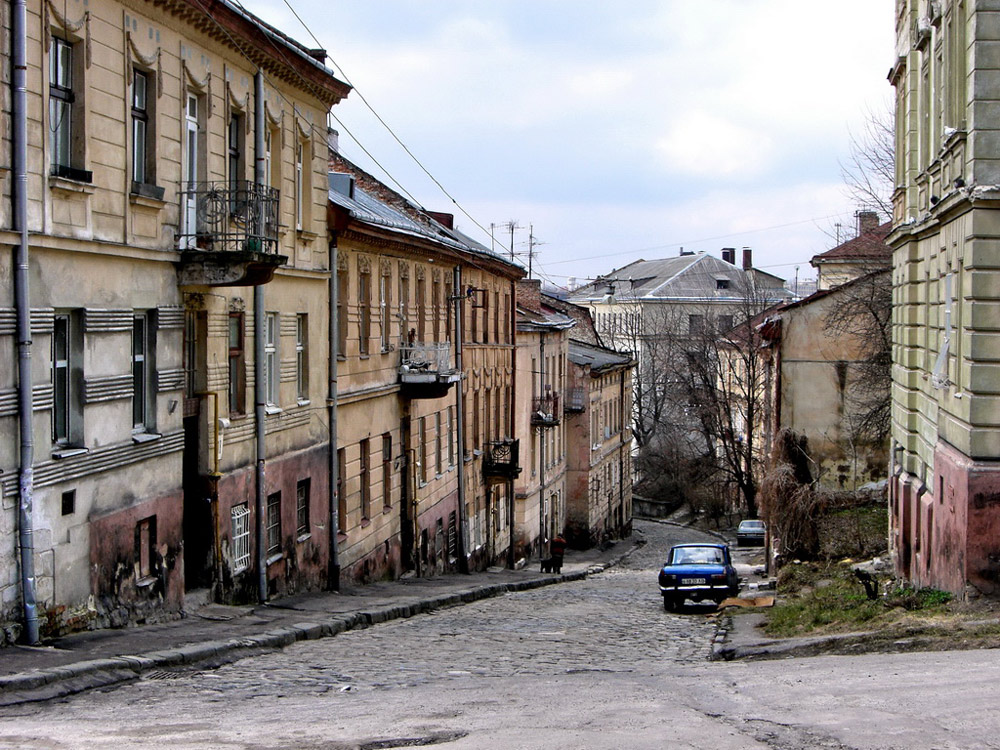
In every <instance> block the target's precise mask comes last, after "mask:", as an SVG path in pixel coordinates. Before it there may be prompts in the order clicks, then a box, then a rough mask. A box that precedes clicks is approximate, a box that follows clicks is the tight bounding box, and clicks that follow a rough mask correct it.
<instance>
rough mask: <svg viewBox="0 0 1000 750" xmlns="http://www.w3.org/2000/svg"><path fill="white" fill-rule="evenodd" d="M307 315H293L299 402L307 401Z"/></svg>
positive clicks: (296, 381) (296, 382)
mask: <svg viewBox="0 0 1000 750" xmlns="http://www.w3.org/2000/svg"><path fill="white" fill-rule="evenodd" d="M308 331H309V325H308V315H307V314H306V313H299V314H298V315H296V316H295V384H296V385H295V387H296V396H297V398H298V401H299V403H306V402H308V401H309V345H308V335H309V334H308Z"/></svg>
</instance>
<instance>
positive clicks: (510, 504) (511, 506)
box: [507, 281, 521, 570]
mask: <svg viewBox="0 0 1000 750" xmlns="http://www.w3.org/2000/svg"><path fill="white" fill-rule="evenodd" d="M509 315H510V320H508V321H507V325H508V326H510V329H509V330H510V339H509V342H508V343H509V344H510V371H511V373H512V374H511V378H510V403H508V404H507V437H509V438H510V439H512V440H513V439H514V434H515V429H514V404H516V403H517V282H516V281H511V282H510V313H509ZM520 447H521V446H520V444H518V457H517V461H518V463H520V462H521V452H520ZM516 502H517V500H516V498H515V495H514V480H513V479H508V480H507V508H508V510H507V523H508V529H507V530H508V532H509V533H510V549H508V550H507V567H508V568H510V569H511V570H514V568H515V567H517V558H516V553H515V551H514V543H515V541H516V534H515V526H516V525H517V524H516V515H517V514H516V510H515V509H516V506H515V503H516Z"/></svg>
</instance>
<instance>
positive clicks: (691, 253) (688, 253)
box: [681, 247, 694, 258]
mask: <svg viewBox="0 0 1000 750" xmlns="http://www.w3.org/2000/svg"><path fill="white" fill-rule="evenodd" d="M688 255H694V250H685V249H684V248H683V247H682V248H681V257H682V258H683V257H685V256H688Z"/></svg>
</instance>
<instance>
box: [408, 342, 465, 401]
mask: <svg viewBox="0 0 1000 750" xmlns="http://www.w3.org/2000/svg"><path fill="white" fill-rule="evenodd" d="M399 354H400V357H399V382H400V384H401V385H402V386H403V395H404V396H405V397H407V398H441V397H442V396H444V395H445V394H446V393H448V389H449V388H451V386H452V385H453V384H454V383H457V382H458V381H459V380H461V379H462V373H460V372H459V371H458V370H456V369H455V368H454V367H452V364H451V345H450V344H449V343H448V342H434V343H429V344H403V345H402V346H401V347H400V348H399Z"/></svg>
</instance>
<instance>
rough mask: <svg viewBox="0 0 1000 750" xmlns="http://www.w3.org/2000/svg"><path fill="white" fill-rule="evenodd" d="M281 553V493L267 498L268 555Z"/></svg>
mask: <svg viewBox="0 0 1000 750" xmlns="http://www.w3.org/2000/svg"><path fill="white" fill-rule="evenodd" d="M280 552H281V493H280V492H274V493H272V494H270V495H268V496H267V554H268V556H271V555H277V554H279V553H280Z"/></svg>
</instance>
